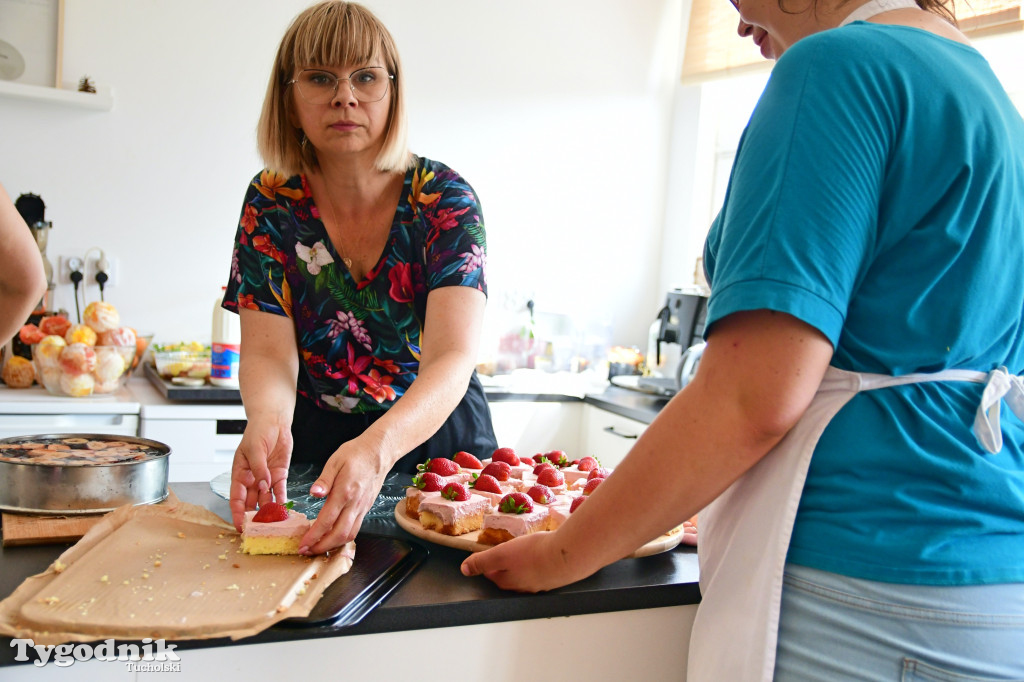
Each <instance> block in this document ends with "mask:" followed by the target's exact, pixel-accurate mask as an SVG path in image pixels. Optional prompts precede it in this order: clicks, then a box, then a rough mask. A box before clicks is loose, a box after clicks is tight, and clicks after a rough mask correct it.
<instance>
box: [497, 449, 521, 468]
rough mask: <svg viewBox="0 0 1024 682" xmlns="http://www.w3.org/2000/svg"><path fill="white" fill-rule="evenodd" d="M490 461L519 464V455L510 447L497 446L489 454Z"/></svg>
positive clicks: (510, 464)
mask: <svg viewBox="0 0 1024 682" xmlns="http://www.w3.org/2000/svg"><path fill="white" fill-rule="evenodd" d="M491 461H492V462H505V463H506V464H508V465H509V466H516V465H517V464H519V462H520V460H519V456H518V455H516V451H515V450H513V449H512V448H498V449H497V450H495V451H494V454H493V455H491Z"/></svg>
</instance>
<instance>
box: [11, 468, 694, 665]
mask: <svg viewBox="0 0 1024 682" xmlns="http://www.w3.org/2000/svg"><path fill="white" fill-rule="evenodd" d="M171 487H172V488H173V489H174V492H175V494H177V495H178V497H179V498H181V499H182V500H183V501H185V502H190V503H192V504H199V505H202V506H204V507H206V508H208V509H210V510H212V511H213V512H215V513H217V514H219V515H220V516H221V517H223V518H225V519H227V518H229V516H230V513H229V510H228V504H227V501H226V500H224V499H223V498H221V497H218V496H217V495H215V494H214V493H213V492H212V491H211V490H210V486H209V484H207V483H175V484H172V486H171ZM363 531H364V532H368V533H374V534H377V535H386V536H391V537H396V538H400V539H403V540H406V541H409V542H419V543H421V544H423V545H426V546H427V547H428V549H429V552H430V555H429V557H428V558H427V559H426V560H425V561H424V562H423V564H422V565H421V566H420V567H419V568H418V569H417V570H416V571H415V572H414V573H413V574H412V575H411V576H409V577H408V578H407V579H406V580H405V581H404V582H403V583H402V584H401V585H400V586H399V587H398V588H397V590H395V591H394V592H393V593H392V594H391V595H390V596H389V597H388V598H387V599H386V601H384V602H383V603H382V604H381V605H380V606H378V607H377V608H376V609H375V610H374V611H372V612H371V613H370V614H369V615H367V616H366V617H365V618H364V619H363V620H362V621H361V622H359V623H356V624H355V625H351V626H348V627H340V628H339V627H333V626H330V625H328V626H319V627H311V628H302V629H295V628H284V627H279V626H275V627H272V628H269V629H268V630H265V631H263V632H261V633H259V634H257V635H255V636H253V637H249V638H245V639H241V640H238V641H235V642H233V641H231V640H229V639H214V640H194V641H183V642H176V644H178V648H179V649H189V648H201V647H214V646H232V645H235V644H256V643H264V642H279V641H286V640H298V639H313V638H321V637H337V636H345V635H360V634H370V633H379V632H397V631H402V630H418V629H426V628H439V627H449V626H456V625H478V624H485V623H495V622H504V621H510V620H525V619H532V618H552V617H558V616H572V615H580V614H588V613H604V612H613V611H624V610H632V609H646V608H657V607H664V606H679V605H687V604H696V603H698V602H699V601H700V590H699V587H698V585H697V577H698V570H697V552H696V549H695V548H692V547H685V546H679V547H677V548H675V549H673V550H670V551H668V552H664V553H662V554H656V555H653V556H648V557H643V558H638V559H623V560H621V561H618V562H616V563H614V564H612V565H610V566H606V567H605V568H603V569H601V570H600V571H598V572H597V573H595V574H594V575H592V576H590V577H589V578H587V579H585V580H582V581H580V582H578V583H575V584H573V585H568V586H566V587H563V588H560V589H558V590H553V591H551V592H545V593H541V594H532V595H531V594H518V593H512V592H503V591H502V590H499V589H498V588H497V587H495V586H494V585H493V584H492V583H491V582H490V581H488V580H486V579H485V578H482V577H475V578H466V577H463V576H462V574H461V573H460V572H459V565H460V564H461V562H462V560H463V559H464V558H465V557H466V552H464V551H461V550H456V549H452V548H448V547H443V546H440V545H433V544H429V543H424V542H423V541H421V540H418V539H416V538H414V537H413V536H412V535H410V534H408V533H406V532H405V531H404V530H402V529H401V528H399V527H398V525H397V524H396V523H395V522H394V520H393V519H388V520H370V521H366V522H365V523H364V524H363ZM68 546H69V545H67V544H57V545H36V546H23V547H7V548H0V597H3V598H6V597H7V596H8V595H10V594H11V592H13V591H14V589H15V588H16V587H17V586H18V585H19V584H21V582H22V580H24V579H25V578H27V577H28V576H30V575H34V574H36V573H41V572H42V571H44V570H45V569H46V568H47V566H49V565H50V563H52V562H53V560H54V559H56V558H57V557H58V556H59V555H60V554H61V553H62V552H63V551H64V550H65V549H67V547H68ZM356 552H357V553H356V561H357V562H358V560H359V559H358V556H359V555H358V539H357V550H356ZM14 655H15V649H14V648H13V647H11V646H10V638H8V637H0V665H11V664H14V663H15V661H14Z"/></svg>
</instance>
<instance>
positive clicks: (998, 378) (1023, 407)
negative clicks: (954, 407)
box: [974, 367, 1024, 454]
mask: <svg viewBox="0 0 1024 682" xmlns="http://www.w3.org/2000/svg"><path fill="white" fill-rule="evenodd" d="M1003 398H1005V399H1006V404H1007V405H1009V406H1010V409H1011V410H1012V411H1013V413H1014V414H1015V415H1017V417H1019V418H1020V419H1022V420H1024V380H1022V379H1021V377H1019V376H1015V375H1012V374H1010V373H1009V371H1007V369H1006V368H1005V367H1000V368H999V369H994V370H992V371H991V372H989V373H988V381H986V382H985V390H984V391H983V392H982V394H981V403H980V404H979V405H978V411H977V413H976V414H975V416H974V435H975V437H977V439H978V442H979V443H980V444H981V447H983V448H985V450H986V452H989V453H991V454H995V453H997V452H999V451H1000V450H1002V449H1003V430H1002V427H1000V425H999V408H1000V403H1002V401H1003Z"/></svg>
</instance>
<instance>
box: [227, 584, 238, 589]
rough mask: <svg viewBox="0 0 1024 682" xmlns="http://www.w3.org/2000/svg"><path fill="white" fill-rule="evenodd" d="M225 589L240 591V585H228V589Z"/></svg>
mask: <svg viewBox="0 0 1024 682" xmlns="http://www.w3.org/2000/svg"><path fill="white" fill-rule="evenodd" d="M225 589H228V590H237V589H238V585H228V586H227V587H226V588H225Z"/></svg>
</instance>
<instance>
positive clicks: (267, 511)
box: [252, 502, 292, 523]
mask: <svg viewBox="0 0 1024 682" xmlns="http://www.w3.org/2000/svg"><path fill="white" fill-rule="evenodd" d="M291 504H292V503H291V502H289V503H288V506H285V505H283V504H278V503H277V502H267V503H266V504H263V505H260V508H259V510H258V511H257V512H256V513H255V514H253V517H252V520H253V521H255V522H257V523H276V522H277V521H287V520H288V510H289V509H290V508H291Z"/></svg>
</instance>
